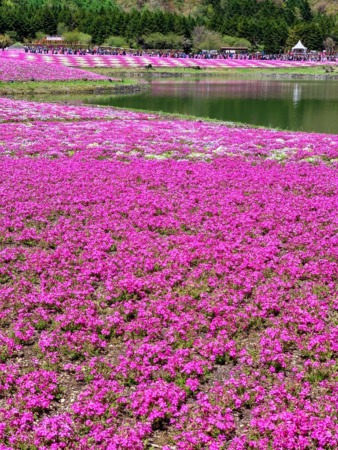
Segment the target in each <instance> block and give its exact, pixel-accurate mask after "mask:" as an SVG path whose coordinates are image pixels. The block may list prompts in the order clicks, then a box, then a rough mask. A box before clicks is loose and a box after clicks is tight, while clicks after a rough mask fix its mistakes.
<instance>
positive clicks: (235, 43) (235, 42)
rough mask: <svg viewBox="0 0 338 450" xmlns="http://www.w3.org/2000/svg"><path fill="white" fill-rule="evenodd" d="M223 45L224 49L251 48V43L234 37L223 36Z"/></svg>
mask: <svg viewBox="0 0 338 450" xmlns="http://www.w3.org/2000/svg"><path fill="white" fill-rule="evenodd" d="M223 45H224V46H226V47H248V48H250V47H251V42H250V41H248V40H247V39H245V38H240V37H236V36H227V35H225V36H223Z"/></svg>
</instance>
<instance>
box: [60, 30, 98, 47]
mask: <svg viewBox="0 0 338 450" xmlns="http://www.w3.org/2000/svg"><path fill="white" fill-rule="evenodd" d="M62 37H63V38H64V40H65V41H66V42H69V43H70V44H82V45H89V44H90V43H91V40H92V37H91V36H90V35H89V34H86V33H81V32H80V31H77V30H74V31H67V32H66V33H64V34H63V35H62Z"/></svg>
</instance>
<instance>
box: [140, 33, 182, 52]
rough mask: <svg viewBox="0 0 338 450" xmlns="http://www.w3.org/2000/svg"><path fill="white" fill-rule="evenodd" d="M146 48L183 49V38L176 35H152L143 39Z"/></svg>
mask: <svg viewBox="0 0 338 450" xmlns="http://www.w3.org/2000/svg"><path fill="white" fill-rule="evenodd" d="M143 41H144V45H145V46H146V48H155V49H180V48H182V47H183V42H184V41H183V37H182V36H179V35H177V34H175V33H168V34H162V33H151V34H149V35H148V36H144V37H143Z"/></svg>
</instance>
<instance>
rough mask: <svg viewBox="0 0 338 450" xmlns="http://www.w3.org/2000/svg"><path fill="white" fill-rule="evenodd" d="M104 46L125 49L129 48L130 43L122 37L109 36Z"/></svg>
mask: <svg viewBox="0 0 338 450" xmlns="http://www.w3.org/2000/svg"><path fill="white" fill-rule="evenodd" d="M103 45H106V46H109V47H118V48H120V47H122V48H123V47H124V48H127V47H128V46H129V43H128V42H127V40H126V39H125V38H124V37H122V36H109V37H108V38H107V39H106V40H105V41H104V43H103Z"/></svg>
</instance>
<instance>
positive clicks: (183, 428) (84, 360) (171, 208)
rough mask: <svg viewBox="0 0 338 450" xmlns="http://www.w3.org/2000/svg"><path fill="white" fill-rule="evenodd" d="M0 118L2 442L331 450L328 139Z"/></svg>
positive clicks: (333, 189)
mask: <svg viewBox="0 0 338 450" xmlns="http://www.w3.org/2000/svg"><path fill="white" fill-rule="evenodd" d="M11 109H13V114H12V118H11V112H10V111H11ZM15 109H16V110H17V111H22V117H23V118H24V119H25V122H22V123H20V124H18V123H17V121H18V113H17V111H15ZM55 116H58V121H56V120H55ZM90 117H91V118H90ZM0 118H1V120H2V121H5V123H2V124H0V136H1V137H0V148H1V150H0V359H1V366H0V448H1V449H2V450H6V449H7V450H9V449H18V448H29V449H43V450H44V449H46V450H47V449H53V450H59V449H88V448H91V449H106V450H117V449H119V450H122V449H135V450H138V449H140V450H141V449H144V448H147V447H149V448H151V446H152V444H154V445H156V446H157V447H154V448H162V449H163V450H169V449H173V448H175V449H177V450H190V449H197V450H198V449H209V450H217V449H219V450H220V449H224V448H226V449H230V450H254V449H259V450H270V449H286V450H310V449H314V448H315V449H319V450H329V449H335V448H337V447H338V419H337V417H338V383H337V381H338V380H337V362H336V361H337V352H338V344H337V342H338V302H337V276H338V251H337V243H338V235H337V214H336V211H337V198H338V197H337V194H338V177H337V158H338V156H337V152H338V136H334V135H331V136H329V135H320V134H317V135H314V134H313V135H312V134H305V133H289V132H279V131H278V132H277V131H273V130H263V129H250V128H244V127H243V128H238V127H237V128H235V127H230V126H226V125H225V124H221V123H206V122H197V121H188V120H178V119H170V118H168V119H163V118H160V117H156V116H154V115H152V114H141V113H135V112H130V113H129V112H127V111H120V110H114V109H106V108H85V107H84V108H82V107H74V106H62V105H52V104H50V105H48V104H43V105H39V104H37V103H32V102H31V103H28V102H20V101H12V100H1V101H0ZM11 120H13V121H14V122H15V123H12V122H11Z"/></svg>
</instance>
